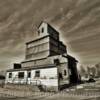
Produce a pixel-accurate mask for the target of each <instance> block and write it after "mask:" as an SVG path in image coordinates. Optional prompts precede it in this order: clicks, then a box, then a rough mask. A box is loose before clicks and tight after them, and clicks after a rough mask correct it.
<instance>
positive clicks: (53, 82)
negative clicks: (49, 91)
mask: <svg viewBox="0 0 100 100" xmlns="http://www.w3.org/2000/svg"><path fill="white" fill-rule="evenodd" d="M37 70H40V77H39V78H35V71H36V70H31V78H27V71H24V73H25V77H24V78H23V79H18V72H23V71H14V72H12V78H9V72H7V74H6V81H5V82H6V83H28V84H42V85H46V86H58V79H57V68H46V69H37ZM44 77H46V79H44ZM52 77H53V79H51V78H52ZM27 81H28V82H27ZM36 82H37V83H36Z"/></svg>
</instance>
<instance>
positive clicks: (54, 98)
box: [0, 80, 100, 100]
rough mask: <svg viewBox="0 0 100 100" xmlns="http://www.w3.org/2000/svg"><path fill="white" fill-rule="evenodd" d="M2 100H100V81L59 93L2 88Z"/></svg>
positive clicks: (0, 89)
mask: <svg viewBox="0 0 100 100" xmlns="http://www.w3.org/2000/svg"><path fill="white" fill-rule="evenodd" d="M0 100H100V80H99V81H96V82H95V83H86V84H81V85H77V86H74V87H71V88H69V89H65V90H63V91H61V92H58V93H54V92H52V93H49V92H46V93H44V92H27V91H18V90H16V91H15V90H10V89H4V88H0Z"/></svg>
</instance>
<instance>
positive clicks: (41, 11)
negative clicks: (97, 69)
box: [0, 0, 100, 69]
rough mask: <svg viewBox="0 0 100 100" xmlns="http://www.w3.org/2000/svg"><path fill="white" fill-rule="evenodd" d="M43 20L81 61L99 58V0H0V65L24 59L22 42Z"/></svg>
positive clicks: (30, 36) (85, 62)
mask: <svg viewBox="0 0 100 100" xmlns="http://www.w3.org/2000/svg"><path fill="white" fill-rule="evenodd" d="M43 20H45V21H47V22H48V23H50V24H51V25H52V26H53V27H55V28H56V30H58V31H60V33H61V34H60V35H61V37H62V39H63V40H64V43H66V45H67V46H68V52H69V53H70V54H71V55H73V56H75V57H77V59H78V60H79V61H80V63H84V64H94V63H98V62H100V0H0V69H6V68H8V67H11V65H12V64H13V63H14V62H20V61H22V60H24V54H25V42H26V41H29V40H32V39H33V38H34V34H35V33H36V30H37V28H36V27H37V26H38V25H39V23H40V22H41V21H43Z"/></svg>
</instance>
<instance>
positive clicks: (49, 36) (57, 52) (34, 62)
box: [5, 22, 78, 91]
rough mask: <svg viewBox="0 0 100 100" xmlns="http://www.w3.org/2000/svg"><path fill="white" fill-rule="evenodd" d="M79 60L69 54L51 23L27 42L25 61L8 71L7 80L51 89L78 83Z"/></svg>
mask: <svg viewBox="0 0 100 100" xmlns="http://www.w3.org/2000/svg"><path fill="white" fill-rule="evenodd" d="M76 65H77V60H76V59H75V58H73V57H71V56H69V55H68V54H67V49H66V46H65V45H64V44H63V42H62V41H60V39H59V32H57V31H56V30H55V29H54V28H53V27H52V26H50V25H49V24H48V23H45V22H42V23H41V24H40V25H39V27H38V33H37V34H36V39H35V40H33V41H30V42H27V43H26V54H25V60H24V61H23V62H21V64H14V68H13V69H9V70H7V73H6V81H5V83H6V84H7V83H13V84H30V85H36V86H42V88H44V87H45V88H46V89H47V88H48V89H50V88H52V89H54V90H56V91H58V90H60V89H61V87H63V86H67V85H69V84H71V83H77V82H78V73H77V67H76Z"/></svg>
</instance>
